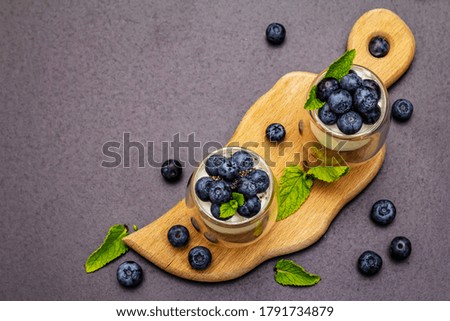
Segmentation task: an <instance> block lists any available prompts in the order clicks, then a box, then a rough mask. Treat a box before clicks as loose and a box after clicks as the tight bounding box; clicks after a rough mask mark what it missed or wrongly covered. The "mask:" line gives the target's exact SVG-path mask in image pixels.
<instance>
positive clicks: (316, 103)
mask: <svg viewBox="0 0 450 321" xmlns="http://www.w3.org/2000/svg"><path fill="white" fill-rule="evenodd" d="M316 91H317V86H316V85H314V86H313V87H312V88H311V91H310V92H309V95H308V100H307V101H306V103H305V109H306V110H314V109H319V108H322V106H323V105H325V103H324V102H323V101H321V100H320V99H319V98H317V97H316Z"/></svg>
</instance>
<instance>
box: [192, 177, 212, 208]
mask: <svg viewBox="0 0 450 321" xmlns="http://www.w3.org/2000/svg"><path fill="white" fill-rule="evenodd" d="M213 182H214V180H213V179H212V178H211V177H202V178H200V179H199V180H198V181H197V183H195V194H196V195H197V196H198V198H199V199H201V200H202V201H205V202H207V201H209V189H210V188H211V184H212V183H213Z"/></svg>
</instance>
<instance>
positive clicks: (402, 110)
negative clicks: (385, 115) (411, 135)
mask: <svg viewBox="0 0 450 321" xmlns="http://www.w3.org/2000/svg"><path fill="white" fill-rule="evenodd" d="M413 110H414V107H413V104H412V103H411V102H410V101H409V100H407V99H397V100H396V101H395V102H394V104H393V105H392V117H394V119H395V120H398V121H407V120H408V119H410V118H411V115H412V113H413Z"/></svg>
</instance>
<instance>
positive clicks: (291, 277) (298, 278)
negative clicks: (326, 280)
mask: <svg viewBox="0 0 450 321" xmlns="http://www.w3.org/2000/svg"><path fill="white" fill-rule="evenodd" d="M275 271H276V273H275V281H276V282H277V283H278V284H281V285H290V286H312V285H315V284H317V283H318V282H319V281H320V276H319V275H317V274H311V273H309V272H308V271H306V270H305V269H304V268H303V267H302V266H300V265H298V264H296V263H295V262H294V261H291V260H284V259H281V260H280V261H278V263H277V264H276V265H275Z"/></svg>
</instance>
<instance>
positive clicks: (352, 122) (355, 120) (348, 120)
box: [337, 111, 363, 135]
mask: <svg viewBox="0 0 450 321" xmlns="http://www.w3.org/2000/svg"><path fill="white" fill-rule="evenodd" d="M362 125H363V121H362V118H361V116H360V115H359V114H358V113H356V112H354V111H349V112H348V113H346V114H344V115H342V116H340V117H339V118H338V120H337V126H338V128H339V130H340V131H341V132H343V133H344V134H346V135H353V134H356V133H357V132H359V130H360V129H361V127H362Z"/></svg>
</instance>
